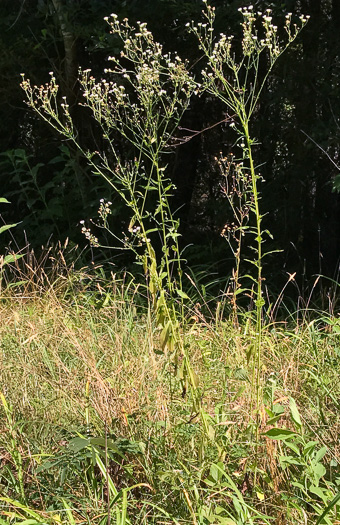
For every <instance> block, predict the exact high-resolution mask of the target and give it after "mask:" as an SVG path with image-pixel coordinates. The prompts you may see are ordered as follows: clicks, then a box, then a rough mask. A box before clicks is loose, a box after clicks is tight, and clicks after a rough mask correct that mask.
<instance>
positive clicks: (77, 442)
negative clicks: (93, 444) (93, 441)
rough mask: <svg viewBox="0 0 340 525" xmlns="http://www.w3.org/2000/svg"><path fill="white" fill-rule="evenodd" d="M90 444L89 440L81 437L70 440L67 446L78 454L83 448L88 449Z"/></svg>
mask: <svg viewBox="0 0 340 525" xmlns="http://www.w3.org/2000/svg"><path fill="white" fill-rule="evenodd" d="M89 444H90V440H89V439H86V438H82V437H76V438H73V439H71V441H70V442H69V444H68V447H69V448H70V449H71V450H72V451H73V452H80V451H81V450H83V449H84V448H86V447H88V446H89Z"/></svg>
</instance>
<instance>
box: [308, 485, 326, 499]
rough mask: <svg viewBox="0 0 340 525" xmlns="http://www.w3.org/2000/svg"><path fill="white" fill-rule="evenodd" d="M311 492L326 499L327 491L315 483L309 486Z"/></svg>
mask: <svg viewBox="0 0 340 525" xmlns="http://www.w3.org/2000/svg"><path fill="white" fill-rule="evenodd" d="M309 492H312V494H315V495H316V496H318V497H319V498H321V499H322V500H323V501H324V499H325V493H324V490H323V489H322V488H320V487H316V486H315V485H311V486H310V487H309Z"/></svg>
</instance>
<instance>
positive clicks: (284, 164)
mask: <svg viewBox="0 0 340 525" xmlns="http://www.w3.org/2000/svg"><path fill="white" fill-rule="evenodd" d="M211 3H212V4H214V5H215V6H216V11H217V17H216V18H217V23H218V29H220V30H221V31H223V32H224V33H226V34H228V33H229V34H236V36H237V34H239V31H240V15H239V13H238V8H239V7H241V6H244V5H250V3H252V4H253V5H254V7H255V9H256V10H261V11H263V10H264V9H265V8H271V9H272V10H273V16H274V17H275V18H276V20H280V18H281V19H282V20H283V19H284V16H285V14H286V13H287V12H292V13H293V14H294V16H297V17H298V16H299V15H300V14H302V13H303V14H309V15H310V21H309V23H308V24H307V26H306V28H305V29H304V30H303V32H302V33H301V35H300V36H299V38H298V39H297V40H296V42H294V44H293V45H292V46H291V48H290V49H289V50H288V51H287V52H286V53H285V54H284V55H283V57H281V59H280V60H279V62H278V64H277V65H276V67H275V70H274V73H273V75H272V76H271V78H270V80H269V82H268V84H267V86H266V90H265V92H264V93H263V96H262V98H261V101H260V105H259V107H258V110H257V113H256V115H255V116H254V120H253V129H252V133H253V136H254V137H256V138H257V140H258V142H259V146H258V148H257V150H256V155H257V161H258V164H261V170H260V171H261V174H262V176H263V178H264V179H265V183H264V184H263V185H262V188H261V191H262V209H263V211H264V212H265V213H267V215H266V218H265V219H264V220H265V221H266V223H267V224H266V225H267V227H268V229H269V230H270V232H271V233H272V234H273V237H274V239H273V241H272V243H273V246H272V249H281V250H283V251H282V252H280V253H277V254H275V255H273V256H272V257H271V259H268V262H267V267H266V269H265V274H266V275H267V280H268V282H270V283H271V286H272V287H274V288H275V287H276V288H277V289H278V290H279V289H280V287H281V286H282V284H283V283H284V282H285V280H286V279H287V274H288V273H293V272H297V279H298V280H299V282H300V285H301V286H304V285H305V283H306V282H308V281H310V282H312V280H313V276H315V275H316V274H319V273H321V274H323V275H327V276H329V277H332V278H333V277H335V278H337V271H338V267H339V254H340V249H339V248H340V220H339V219H340V198H339V194H338V192H337V191H336V190H337V189H340V170H339V169H338V168H337V165H339V164H340V159H339V139H340V127H339V126H340V36H339V35H340V34H339V27H340V2H339V0H286V1H278V2H268V1H264V0H253V2H247V1H239V0H233V1H232V0H230V1H228V0H225V1H223V0H220V1H216V2H211ZM201 7H202V3H201V1H200V0H186V1H183V0H143V1H141V0H126V1H124V0H121V1H115V0H111V1H110V0H34V1H33V0H1V3H0V122H1V125H0V181H1V196H3V197H6V198H7V199H8V200H9V201H11V205H10V206H8V205H7V206H6V207H5V206H3V207H2V210H1V213H2V219H3V220H4V221H5V222H6V223H13V222H18V221H21V223H20V225H18V226H17V228H16V229H15V231H13V233H14V236H15V241H14V240H13V239H11V237H10V235H8V236H7V237H5V236H2V238H1V242H2V243H3V244H4V246H3V249H5V247H6V245H7V246H10V247H11V248H12V249H14V250H17V248H18V247H19V248H22V247H23V246H25V244H26V243H27V242H29V243H30V245H31V246H32V247H33V248H35V250H39V247H41V246H42V245H45V246H46V245H47V244H48V243H56V242H57V241H58V240H61V241H64V240H65V239H66V238H67V237H68V238H69V239H70V241H71V242H72V243H77V244H80V246H85V244H86V242H85V239H84V238H83V237H82V235H81V228H80V225H79V221H80V220H82V219H85V220H87V221H88V220H90V219H91V218H92V219H95V218H96V217H97V210H98V206H99V199H100V198H108V199H110V200H111V201H112V202H113V217H112V228H113V229H115V231H117V232H121V231H123V230H124V229H125V230H126V227H127V224H126V222H127V217H126V212H125V210H124V208H123V207H122V204H121V203H120V202H119V200H118V199H117V197H116V196H114V195H111V194H110V189H109V188H108V187H107V185H106V184H105V183H104V182H103V181H102V180H101V179H100V178H96V177H95V176H94V175H92V174H91V172H90V171H89V169H88V168H87V165H86V162H85V160H84V159H83V158H81V157H80V156H79V154H78V152H77V151H76V150H75V149H74V147H73V146H72V145H71V144H70V143H68V142H67V141H65V140H64V139H62V138H61V137H60V136H58V135H57V134H56V133H55V132H54V131H53V130H52V129H51V128H49V127H48V125H47V124H46V123H44V122H42V121H41V120H40V119H39V117H38V116H36V115H35V114H34V113H33V112H32V111H31V110H29V109H28V108H27V107H26V106H25V103H24V102H23V98H24V94H23V92H22V90H21V88H20V86H19V84H20V80H21V78H20V73H22V72H24V73H25V74H26V77H27V78H30V79H31V81H32V84H38V85H40V84H41V83H44V82H47V81H49V78H50V77H49V71H54V72H55V74H56V76H57V79H58V81H59V83H60V85H61V89H62V92H63V93H64V94H65V95H66V96H67V97H68V100H69V102H70V104H71V107H72V111H73V116H74V118H75V121H76V125H77V129H78V130H79V136H80V137H81V140H82V141H83V142H84V143H86V144H87V145H88V146H89V147H91V146H92V147H93V148H94V149H96V147H97V146H98V144H99V145H100V136H99V135H98V132H97V130H96V127H95V125H94V122H93V121H92V120H91V118H90V116H89V115H88V114H87V113H86V111H84V110H83V109H82V108H81V107H79V105H78V102H79V100H80V97H79V93H78V84H77V71H78V68H79V67H82V68H91V69H92V70H93V72H94V74H95V75H96V76H98V77H100V76H101V75H102V74H103V73H102V72H103V70H104V68H105V67H106V65H107V63H106V58H107V56H108V55H112V54H114V53H119V51H120V48H119V43H118V42H117V41H116V40H114V39H113V37H112V36H111V35H110V34H109V32H108V26H107V24H106V23H105V22H104V20H103V18H104V16H108V15H110V13H112V12H114V13H116V14H117V15H118V16H119V18H124V17H128V18H129V19H130V20H131V22H133V21H137V20H140V21H143V22H147V23H148V26H149V29H150V30H151V31H152V32H153V33H154V35H155V38H156V39H157V40H159V41H160V42H161V43H163V44H164V47H165V49H166V50H170V51H171V50H177V51H178V53H179V54H180V55H181V56H182V57H184V58H187V59H188V60H189V61H190V63H191V64H192V65H193V66H192V67H193V69H195V68H197V69H198V71H199V59H200V54H199V50H198V47H197V43H196V41H195V39H194V38H193V37H189V36H188V34H187V31H186V28H185V24H186V23H187V22H188V21H190V20H191V19H194V20H199V19H200V13H201ZM224 116H225V115H224V114H223V108H221V106H220V104H219V102H218V101H215V100H212V99H210V98H209V97H208V96H205V97H201V98H199V99H196V100H194V101H193V103H192V105H191V108H190V110H189V111H188V112H187V114H186V115H185V118H184V121H183V123H182V125H183V126H184V127H186V128H189V129H192V130H204V129H206V128H209V127H211V126H213V127H212V129H210V130H209V131H205V132H203V133H200V134H198V135H197V136H195V137H194V138H193V139H192V140H190V141H188V142H186V143H185V144H183V145H181V146H178V147H176V148H174V150H173V152H172V154H170V155H169V169H170V172H171V175H172V177H173V180H174V181H175V184H176V186H177V193H176V195H175V196H174V203H173V204H174V207H175V208H178V215H179V216H180V219H181V233H182V236H183V237H182V241H183V246H186V245H190V246H189V247H188V248H187V250H186V251H185V255H186V257H187V259H188V263H189V264H190V265H192V266H195V267H196V268H210V270H209V271H211V272H213V271H215V272H217V274H220V275H223V276H227V275H229V274H230V272H231V269H232V266H233V260H232V257H231V253H230V250H229V248H228V245H227V242H226V241H225V240H224V239H223V238H222V237H221V235H220V232H221V230H222V228H223V225H224V224H225V223H226V222H227V221H228V220H229V219H230V210H229V209H228V204H227V201H226V199H225V198H224V197H223V192H222V191H221V184H222V183H223V181H222V180H221V174H220V172H219V169H218V166H217V163H216V161H215V157H216V156H217V155H218V154H219V152H220V151H222V152H223V153H225V154H228V153H229V152H230V151H232V148H233V141H234V138H233V137H231V136H230V135H229V132H228V129H227V127H226V126H225V125H223V124H220V125H217V126H214V124H216V123H218V122H219V121H221V120H223V118H224ZM322 150H323V151H322ZM16 243H17V244H16ZM2 252H3V250H2ZM112 255H114V256H115V258H114V259H113V260H114V261H115V264H116V266H117V268H120V267H123V266H125V265H128V264H129V261H128V260H125V259H124V257H123V256H119V257H116V252H112V253H111V254H110V253H109V252H105V253H104V252H101V251H100V250H99V249H98V250H96V251H95V252H94V253H92V252H91V251H90V250H89V251H88V252H87V255H86V254H85V255H84V256H83V257H84V258H85V262H86V257H88V259H89V260H90V259H91V257H94V258H95V259H96V260H98V261H99V260H101V259H104V258H105V257H110V256H112Z"/></svg>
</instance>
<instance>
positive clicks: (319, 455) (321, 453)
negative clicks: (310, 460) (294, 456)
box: [314, 447, 327, 463]
mask: <svg viewBox="0 0 340 525" xmlns="http://www.w3.org/2000/svg"><path fill="white" fill-rule="evenodd" d="M326 452H327V447H321V448H320V450H318V452H317V453H316V455H315V458H314V461H315V463H318V462H319V461H321V460H322V458H323V457H324V455H325V454H326Z"/></svg>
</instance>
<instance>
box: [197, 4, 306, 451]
mask: <svg viewBox="0 0 340 525" xmlns="http://www.w3.org/2000/svg"><path fill="white" fill-rule="evenodd" d="M203 1H204V3H205V4H206V8H205V10H204V11H203V14H204V17H205V20H206V21H205V23H199V24H197V25H195V24H191V25H190V24H188V26H190V29H191V32H193V33H194V34H195V35H196V37H197V38H198V41H199V47H200V49H201V50H202V51H203V53H204V56H205V57H206V60H207V67H206V68H205V69H203V70H202V86H200V89H201V90H203V91H207V92H208V93H209V94H211V95H213V96H214V97H216V98H217V99H219V100H221V102H222V103H223V104H224V105H225V106H226V108H227V111H228V114H227V117H226V122H228V121H229V122H231V124H230V125H231V126H232V128H233V129H234V130H235V133H236V134H237V136H238V138H237V141H236V142H237V144H238V146H239V147H240V148H241V152H242V160H241V164H239V166H238V170H236V176H237V177H238V179H239V183H240V184H243V182H242V180H247V179H249V183H247V185H246V186H244V184H243V188H242V191H244V192H245V193H246V194H249V192H251V199H249V197H247V199H246V201H247V205H248V206H249V213H250V218H251V219H252V220H253V221H254V224H253V225H252V224H250V225H249V226H248V227H247V229H246V230H244V225H243V222H241V223H240V221H238V222H239V224H238V225H236V230H237V229H239V230H240V232H241V234H242V233H243V232H244V231H246V233H249V234H250V235H252V237H253V239H254V241H255V244H254V246H253V247H252V249H253V250H254V253H255V257H254V259H253V260H248V261H247V262H249V263H251V264H252V265H253V266H254V267H255V270H256V276H255V277H254V276H251V275H247V276H245V277H248V278H249V279H250V281H251V283H252V286H251V287H250V288H244V289H243V290H242V289H238V290H235V291H234V293H236V292H238V293H240V292H241V291H246V292H247V293H249V294H250V295H251V296H253V295H255V344H254V349H253V385H254V389H255V405H256V442H258V439H259V408H260V374H261V347H262V310H263V306H264V304H265V302H264V299H263V289H262V288H263V286H262V281H263V276H262V268H263V259H264V257H265V256H266V255H268V254H269V253H272V252H263V246H262V245H263V243H264V242H265V240H264V238H265V236H270V233H269V232H268V231H267V230H263V228H262V219H263V215H262V213H261V210H260V193H259V183H260V181H261V175H260V174H259V173H258V169H257V168H256V166H255V162H254V153H253V150H254V146H255V145H256V141H255V140H254V138H252V135H251V129H250V128H251V120H252V118H253V116H254V112H255V109H256V107H257V104H258V101H259V98H260V95H261V92H262V91H263V88H264V86H265V83H266V81H267V79H268V77H269V75H270V73H271V71H272V69H273V67H274V65H275V63H276V61H277V60H278V58H279V57H280V56H281V55H282V53H283V52H284V51H285V50H286V49H287V47H288V46H289V45H290V44H291V43H292V42H293V41H294V40H295V38H296V37H297V36H298V34H299V32H300V29H302V28H303V26H304V25H305V24H306V23H307V20H308V17H304V16H301V17H300V22H301V24H300V26H301V27H298V26H297V24H293V23H292V14H291V13H289V14H287V16H286V22H285V30H286V33H287V41H286V42H285V43H281V42H280V40H279V36H278V27H277V26H275V25H273V23H272V16H271V10H270V9H267V10H266V11H265V13H255V12H254V10H253V6H249V7H244V8H240V9H239V11H240V12H241V14H242V16H243V22H242V33H243V34H242V44H241V49H237V47H236V45H234V44H233V36H226V35H225V34H223V33H221V34H220V38H219V40H218V41H217V42H216V41H215V37H214V23H215V8H214V7H211V6H210V5H208V4H207V0H203ZM238 56H240V58H239V59H238ZM260 63H261V64H263V66H264V68H265V72H263V73H262V72H261V73H260ZM229 112H230V114H229ZM238 244H239V248H241V243H240V241H238ZM236 253H237V257H236V261H238V262H237V279H239V275H238V274H239V261H240V260H241V254H240V253H238V252H236ZM254 288H255V290H254ZM250 357H251V356H248V358H250ZM250 412H252V410H251V411H250Z"/></svg>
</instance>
